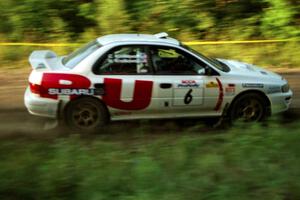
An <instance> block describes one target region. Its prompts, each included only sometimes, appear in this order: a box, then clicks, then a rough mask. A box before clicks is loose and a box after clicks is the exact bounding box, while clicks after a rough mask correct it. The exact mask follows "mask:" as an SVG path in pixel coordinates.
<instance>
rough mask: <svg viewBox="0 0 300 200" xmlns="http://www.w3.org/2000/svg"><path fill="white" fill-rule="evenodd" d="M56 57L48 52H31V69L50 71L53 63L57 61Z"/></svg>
mask: <svg viewBox="0 0 300 200" xmlns="http://www.w3.org/2000/svg"><path fill="white" fill-rule="evenodd" d="M57 58H58V57H57V55H56V53H54V52H53V51H50V50H41V51H33V52H32V53H31V54H30V56H29V62H30V65H31V66H32V69H52V68H53V67H54V66H53V62H55V61H56V60H57Z"/></svg>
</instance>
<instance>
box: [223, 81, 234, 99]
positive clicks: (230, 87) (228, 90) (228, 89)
mask: <svg viewBox="0 0 300 200" xmlns="http://www.w3.org/2000/svg"><path fill="white" fill-rule="evenodd" d="M225 94H226V95H228V96H232V95H235V84H232V83H230V84H228V87H226V88H225Z"/></svg>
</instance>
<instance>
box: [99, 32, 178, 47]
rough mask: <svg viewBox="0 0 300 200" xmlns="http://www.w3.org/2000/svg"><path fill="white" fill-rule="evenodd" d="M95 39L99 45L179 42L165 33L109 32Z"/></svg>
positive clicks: (175, 43)
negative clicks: (109, 33)
mask: <svg viewBox="0 0 300 200" xmlns="http://www.w3.org/2000/svg"><path fill="white" fill-rule="evenodd" d="M97 41H98V42H99V43H100V44H101V45H103V46H104V45H107V44H110V43H113V42H159V43H166V44H173V45H179V44H180V42H179V41H178V40H176V39H174V38H171V37H168V34H167V33H164V32H163V33H158V34H154V35H150V34H111V35H105V36H102V37H99V38H98V39H97Z"/></svg>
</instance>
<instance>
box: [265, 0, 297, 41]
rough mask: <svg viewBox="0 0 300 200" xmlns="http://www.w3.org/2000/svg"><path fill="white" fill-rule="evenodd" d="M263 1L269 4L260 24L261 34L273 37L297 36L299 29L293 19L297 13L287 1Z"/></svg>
mask: <svg viewBox="0 0 300 200" xmlns="http://www.w3.org/2000/svg"><path fill="white" fill-rule="evenodd" d="M265 2H267V3H268V5H269V6H268V8H266V10H265V12H264V14H263V19H262V26H261V29H262V32H263V34H264V35H265V36H267V37H275V38H283V37H286V38H287V37H293V36H299V34H300V29H299V26H297V24H296V22H295V20H294V19H295V16H296V14H297V13H296V10H295V9H294V7H293V6H291V4H290V3H289V1H288V0H265ZM298 8H299V7H298ZM298 20H299V19H298Z"/></svg>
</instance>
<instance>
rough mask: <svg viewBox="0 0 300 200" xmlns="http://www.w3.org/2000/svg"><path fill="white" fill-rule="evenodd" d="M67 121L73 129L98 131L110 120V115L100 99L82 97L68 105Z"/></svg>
mask: <svg viewBox="0 0 300 200" xmlns="http://www.w3.org/2000/svg"><path fill="white" fill-rule="evenodd" d="M65 122H66V125H67V126H68V127H69V128H70V129H71V130H76V131H79V132H81V133H97V132H99V131H101V128H103V127H104V126H105V125H106V124H107V123H108V122H109V115H108V111H107V109H106V107H105V106H104V105H103V104H102V103H101V102H100V101H99V100H97V99H95V98H91V97H82V98H79V99H76V100H73V101H71V102H70V103H69V104H68V105H67V107H66V110H65Z"/></svg>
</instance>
